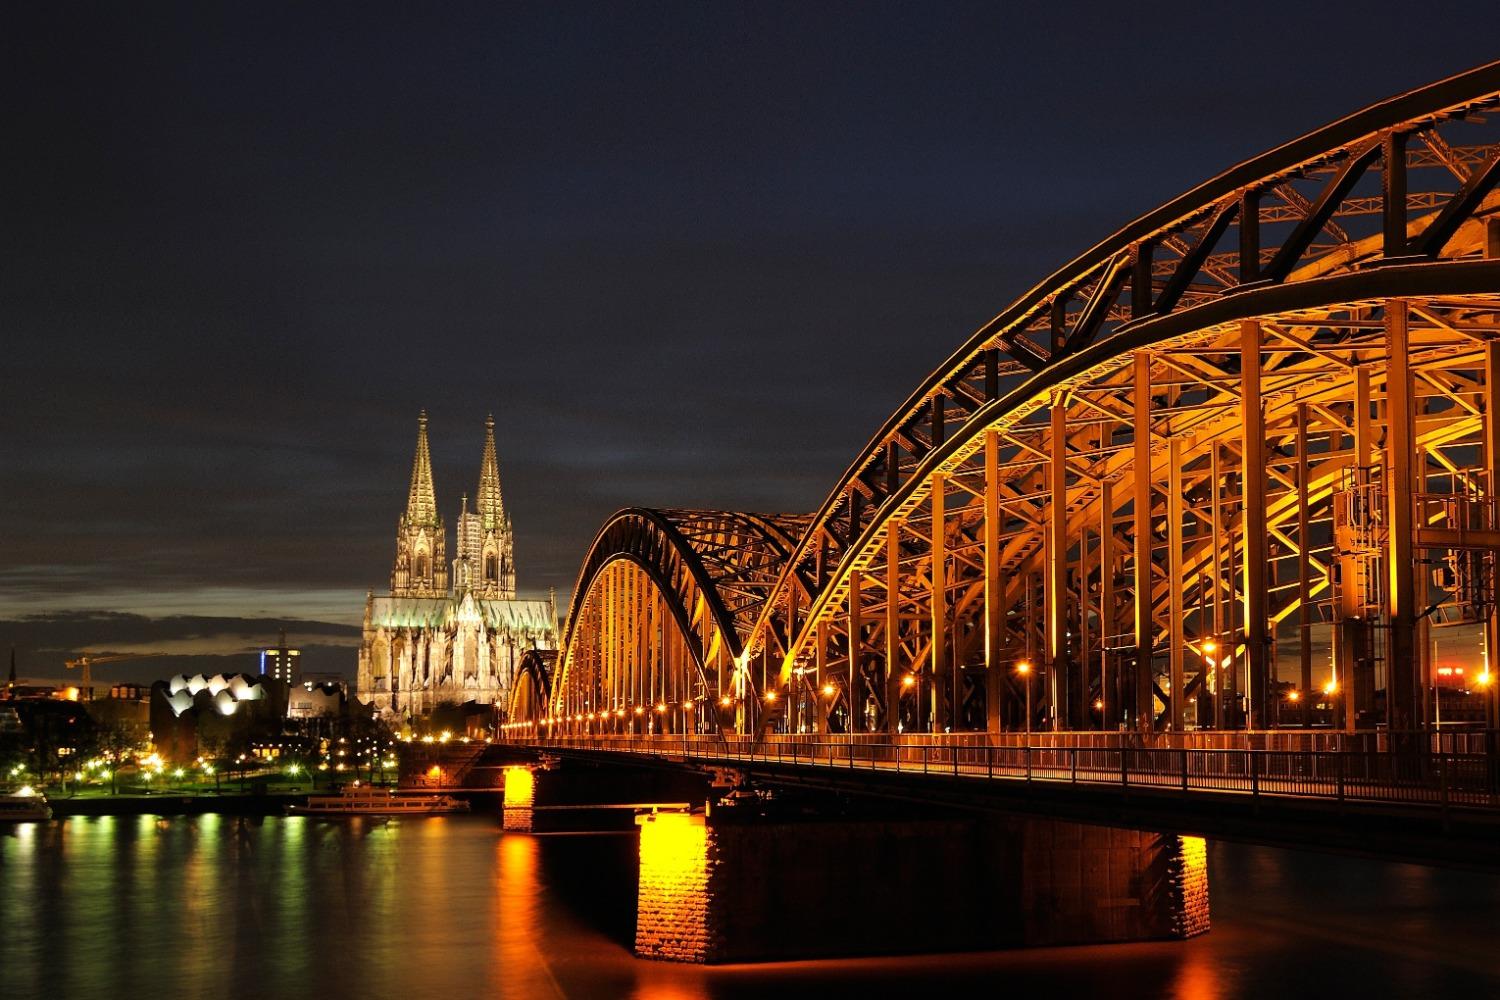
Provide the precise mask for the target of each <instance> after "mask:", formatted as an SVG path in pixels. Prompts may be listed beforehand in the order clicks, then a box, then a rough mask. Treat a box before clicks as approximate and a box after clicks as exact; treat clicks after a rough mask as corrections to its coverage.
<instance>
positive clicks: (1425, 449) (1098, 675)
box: [569, 63, 1500, 731]
mask: <svg viewBox="0 0 1500 1000" xmlns="http://www.w3.org/2000/svg"><path fill="white" fill-rule="evenodd" d="M1497 104H1500V63H1496V64H1491V65H1488V66H1485V67H1481V68H1479V69H1476V70H1473V71H1470V72H1468V73H1465V74H1462V75H1460V76H1457V77H1454V78H1452V79H1450V80H1445V81H1442V82H1440V83H1438V84H1434V85H1432V86H1430V87H1426V88H1423V89H1421V90H1418V91H1414V92H1412V93H1410V94H1406V95H1402V96H1401V97H1398V98H1394V99H1392V100H1389V101H1385V102H1382V103H1381V104H1378V105H1375V106H1373V107H1371V108H1368V109H1366V110H1364V111H1361V112H1359V113H1357V114H1355V115H1352V116H1350V117H1348V118H1346V119H1343V120H1342V121H1339V122H1336V123H1334V124H1333V125H1330V126H1328V127H1326V128H1323V129H1320V130H1318V131H1316V132H1313V133H1311V134H1309V135H1308V136H1304V137H1303V138H1301V139H1298V140H1296V141H1294V142H1291V143H1288V144H1286V145H1285V146H1282V147H1280V148H1278V149H1276V150H1273V151H1272V152H1270V153H1267V154H1265V155H1264V156H1261V157H1258V158H1256V159H1253V160H1250V161H1247V162H1246V163H1243V164H1241V165H1239V166H1237V167H1235V168H1233V169H1231V170H1229V171H1226V172H1225V173H1224V174H1222V175H1220V176H1219V177H1217V178H1215V179H1213V180H1211V181H1209V182H1207V183H1206V184H1204V185H1202V186H1200V187H1198V188H1196V189H1194V190H1193V191H1190V192H1188V193H1187V194H1185V195H1183V196H1181V197H1179V198H1177V199H1174V200H1173V201H1171V202H1169V203H1168V204H1167V205H1165V206H1163V207H1162V208H1160V209H1158V210H1157V211H1155V212H1152V213H1149V214H1148V215H1146V216H1143V217H1142V218H1141V219H1138V220H1136V221H1135V222H1133V223H1131V224H1130V225H1128V226H1126V227H1124V228H1123V229H1121V230H1120V231H1119V232H1118V233H1116V234H1115V235H1114V236H1112V237H1110V238H1109V239H1107V240H1105V241H1103V242H1101V243H1100V244H1099V245H1097V246H1095V247H1094V248H1092V249H1091V250H1089V251H1088V252H1087V253H1085V254H1083V255H1081V256H1080V257H1079V258H1077V259H1076V260H1074V261H1073V262H1071V263H1069V264H1068V265H1066V266H1064V267H1063V268H1061V269H1060V270H1059V271H1058V272H1056V273H1055V274H1053V275H1052V276H1051V277H1049V278H1048V279H1047V280H1045V281H1043V282H1042V283H1040V284H1038V285H1037V286H1036V287H1035V288H1033V289H1031V290H1030V291H1029V292H1027V293H1026V294H1025V295H1023V296H1021V297H1020V298H1019V299H1018V300H1017V301H1016V302H1015V303H1014V304H1012V305H1011V306H1010V307H1008V308H1007V309H1006V310H1005V311H1003V312H1002V313H1000V314H999V315H998V316H997V317H996V318H995V319H994V320H992V321H991V322H990V323H987V324H985V326H983V327H982V328H981V329H980V330H979V331H977V332H976V333H975V334H974V335H973V337H971V338H970V339H969V341H968V342H967V343H966V344H965V345H964V346H963V347H962V348H960V349H959V350H958V351H957V352H955V353H954V354H953V355H952V356H951V357H950V358H949V359H948V360H947V361H946V362H945V363H944V364H943V365H942V366H941V367H940V368H939V369H938V370H937V371H935V372H934V373H933V374H932V375H931V376H929V377H928V379H926V380H925V381H924V382H923V384H922V385H921V386H920V387H919V388H918V390H917V391H916V392H915V393H914V394H913V395H912V396H911V397H910V398H909V399H908V400H907V402H906V403H905V404H904V405H903V406H902V407H901V408H900V409H899V410H898V411H897V412H896V413H895V414H894V415H893V416H892V417H891V418H890V420H889V421H887V423H886V425H885V426H884V427H882V428H881V430H880V431H879V433H877V434H876V435H875V437H873V438H872V439H871V441H870V443H869V444H868V445H867V446H866V447H865V449H864V450H863V451H862V453H861V454H860V457H859V458H858V459H857V460H856V461H855V462H854V463H853V464H852V465H851V466H850V467H849V469H848V470H847V471H846V473H845V474H844V476H843V478H842V480H841V481H840V483H839V485H838V487H837V488H836V489H835V490H834V491H833V492H832V493H831V494H830V496H829V498H828V499H827V501H825V503H824V504H823V506H822V507H821V508H820V509H819V511H818V512H817V513H816V514H815V515H812V516H811V517H809V518H805V519H800V520H797V521H795V522H792V521H788V522H786V523H784V524H783V525H782V527H783V529H784V530H783V531H781V532H780V534H779V537H778V538H777V540H776V541H777V544H776V545H768V546H764V547H762V548H761V549H756V550H754V551H753V552H752V553H751V555H750V556H749V557H748V563H750V564H753V565H755V566H756V568H757V574H756V575H755V576H754V585H753V592H747V593H746V594H741V595H740V597H741V599H739V600H738V601H737V602H735V603H733V607H734V610H733V612H731V610H730V606H731V602H730V601H729V600H728V599H727V598H723V597H718V598H717V600H718V604H719V605H720V606H719V607H716V608H715V609H714V611H715V616H716V620H717V621H719V622H720V627H719V632H720V635H721V636H723V637H724V638H725V639H730V638H731V634H732V642H730V643H729V647H728V648H729V649H730V650H731V656H732V657H733V659H734V660H735V662H736V664H737V665H738V666H739V667H740V669H741V670H742V671H743V672H744V673H745V674H746V675H747V676H748V683H749V687H748V688H741V689H740V690H741V692H744V691H746V690H755V691H759V692H760V693H761V697H762V698H764V699H767V700H766V705H767V706H769V707H770V711H765V712H762V713H759V717H758V720H757V719H756V717H755V713H739V714H738V715H737V716H736V718H735V725H736V726H738V727H741V728H744V727H751V728H758V729H763V728H765V727H766V726H769V725H776V726H780V727H786V728H798V729H802V728H808V727H811V726H817V727H821V728H832V729H844V730H865V729H879V730H886V731H898V730H901V731H906V730H910V729H913V728H915V729H932V730H942V729H989V730H991V731H996V730H999V729H1006V728H1022V727H1026V728H1029V727H1031V726H1034V725H1048V726H1050V727H1052V728H1056V729H1086V728H1101V727H1102V728H1114V727H1116V726H1119V725H1122V724H1124V725H1128V726H1131V727H1135V728H1142V729H1150V728H1157V727H1168V728H1173V729H1181V728H1184V727H1186V726H1192V725H1197V726H1205V725H1214V726H1223V727H1232V726H1234V727H1237V726H1253V727H1255V728H1261V727H1264V726H1267V725H1270V724H1273V723H1276V722H1284V721H1286V717H1285V716H1286V713H1285V711H1284V709H1286V708H1287V706H1285V705H1282V704H1280V703H1279V702H1278V700H1277V697H1278V696H1277V692H1278V690H1280V689H1279V688H1278V686H1277V680H1278V676H1277V675H1278V670H1277V666H1276V658H1277V657H1278V655H1279V653H1281V652H1287V651H1289V650H1291V649H1293V648H1295V651H1296V668H1295V669H1294V670H1288V671H1287V672H1288V673H1289V674H1290V675H1291V676H1292V677H1293V678H1294V679H1295V684H1296V685H1297V688H1296V689H1297V690H1299V691H1300V692H1301V693H1302V695H1303V697H1304V698H1305V699H1306V700H1305V701H1304V702H1303V704H1304V705H1306V704H1310V703H1311V702H1312V700H1313V695H1314V692H1313V691H1312V690H1311V688H1312V687H1313V686H1314V685H1315V684H1317V682H1319V681H1320V680H1322V681H1323V684H1324V685H1326V686H1327V687H1328V693H1327V695H1326V697H1324V698H1322V699H1321V700H1322V701H1323V703H1324V704H1325V705H1326V708H1325V710H1324V711H1326V712H1328V713H1330V714H1332V715H1333V716H1334V717H1335V718H1336V720H1337V722H1338V723H1339V725H1341V726H1344V727H1354V726H1356V725H1362V724H1368V723H1370V722H1373V721H1374V718H1375V708H1376V702H1375V690H1376V687H1377V684H1378V685H1383V690H1384V691H1385V692H1386V696H1385V701H1386V707H1385V712H1384V716H1385V720H1386V721H1387V722H1388V723H1389V724H1390V725H1391V726H1392V727H1393V728H1397V729H1402V728H1413V727H1416V726H1418V725H1420V724H1422V723H1423V722H1424V720H1429V719H1430V718H1431V712H1430V711H1429V708H1430V706H1429V705H1428V704H1427V702H1426V701H1425V700H1424V699H1428V698H1430V697H1431V695H1430V694H1429V691H1430V689H1431V677H1430V674H1429V673H1428V668H1429V667H1430V665H1431V664H1430V656H1429V655H1428V652H1427V650H1428V642H1429V636H1428V633H1429V632H1430V629H1431V627H1433V626H1435V625H1442V624H1449V623H1466V624H1468V625H1470V626H1472V627H1474V628H1477V629H1483V630H1485V631H1486V632H1487V634H1488V636H1489V640H1488V647H1487V648H1494V642H1495V641H1496V639H1497V638H1500V631H1497V623H1496V621H1495V615H1494V610H1493V607H1494V601H1493V591H1494V582H1493V574H1494V557H1493V549H1492V548H1486V547H1485V546H1486V545H1494V544H1495V543H1500V534H1497V530H1500V523H1497V518H1496V512H1495V509H1494V508H1495V504H1494V497H1495V493H1496V485H1497V484H1496V477H1495V461H1496V452H1497V445H1496V439H1497V436H1500V435H1497V434H1496V431H1495V428H1494V427H1493V426H1492V424H1493V416H1494V414H1495V412H1496V409H1497V403H1500V385H1497V383H1500V367H1497V366H1500V354H1497V348H1496V346H1495V338H1496V337H1497V336H1500V260H1497V257H1500V195H1497V193H1496V191H1495V185H1496V182H1497V181H1500V131H1497V129H1496V128H1495V127H1494V126H1493V125H1490V124H1487V123H1486V122H1485V121H1484V120H1483V117H1482V116H1481V115H1480V114H1478V112H1482V111H1484V110H1486V109H1490V108H1493V107H1494V106H1495V105H1497ZM717 516H720V517H729V516H730V515H717ZM609 530H610V529H609V526H608V525H607V526H606V532H608V531H609ZM1486 533H1487V534H1486ZM791 538H796V542H795V544H790V545H789V544H786V541H787V540H788V539H791ZM601 541H604V533H603V532H602V533H601ZM606 547H607V546H606ZM598 549H599V543H598V542H596V551H597V550H598ZM621 551H622V552H625V554H626V555H627V556H628V555H629V552H628V551H627V550H624V549H622V550H621ZM767 552H770V553H771V555H770V557H767V558H763V559H762V558H760V557H761V556H764V555H766V553H767ZM598 558H599V556H597V555H596V554H595V552H591V554H590V557H589V559H590V561H589V562H588V563H586V564H585V570H584V573H583V574H582V576H581V577H580V592H579V593H575V597H574V606H575V612H576V611H577V610H578V609H579V607H580V604H579V602H580V601H581V600H586V599H587V590H586V588H585V587H584V586H583V585H584V584H585V583H587V581H588V580H590V579H592V576H593V574H592V573H591V571H590V569H589V567H590V565H592V564H593V563H594V562H596V561H597V559H598ZM605 558H608V557H605ZM733 564H734V560H733V559H729V560H727V561H726V562H725V565H733ZM773 564H774V565H775V570H774V573H775V579H774V581H771V582H769V583H768V582H767V577H766V575H765V573H766V572H767V571H770V570H771V569H772V567H773ZM1429 570H1432V571H1433V572H1432V573H1429ZM700 576H707V574H706V573H705V574H700ZM1439 577H1441V578H1440V579H1439ZM695 579H696V578H695ZM696 585H697V586H698V588H699V590H700V591H702V592H703V593H704V594H707V593H708V592H709V591H713V592H714V594H716V595H717V593H718V592H717V590H715V589H714V588H713V587H712V586H709V585H708V584H707V583H706V582H699V583H697V584H696ZM580 595H582V596H580ZM690 596H692V595H685V598H684V599H686V597H690ZM710 603H713V602H710ZM752 618H753V621H751V619H752ZM731 621H732V622H733V624H732V625H731V624H730V622H731ZM747 622H749V624H748V625H747ZM569 628H570V636H571V634H572V630H573V623H572V622H571V621H570V626H569ZM570 645H571V640H570ZM1329 645H1331V647H1332V649H1331V651H1329V650H1326V649H1325V647H1326V646H1329ZM570 655H571V654H570ZM1023 664H1024V665H1025V667H1026V668H1027V670H1026V671H1025V672H1024V673H1023V672H1022V671H1020V670H1018V669H1017V668H1018V667H1020V666H1022V665H1023ZM1325 678H1326V680H1324V679H1325ZM720 687H721V689H722V685H720ZM1027 706H1029V709H1030V710H1029V714H1028V708H1027ZM1298 707H1299V709H1301V710H1302V711H1304V712H1306V713H1307V714H1305V715H1303V716H1302V719H1303V721H1307V722H1311V721H1313V715H1312V713H1311V712H1310V711H1308V710H1307V709H1305V708H1301V706H1298ZM1490 711H1491V713H1492V714H1491V716H1490V721H1491V724H1493V722H1494V715H1493V712H1494V695H1493V694H1492V695H1491V697H1490Z"/></svg>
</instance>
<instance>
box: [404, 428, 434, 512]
mask: <svg viewBox="0 0 1500 1000" xmlns="http://www.w3.org/2000/svg"><path fill="white" fill-rule="evenodd" d="M437 520H438V513H437V496H436V494H435V492H434V490H433V488H432V455H431V453H430V452H429V451H428V448H427V411H426V410H423V411H422V413H421V415H420V416H419V417H417V455H416V457H415V458H414V459H412V463H411V492H410V493H408V494H407V497H406V521H407V523H408V524H436V523H437Z"/></svg>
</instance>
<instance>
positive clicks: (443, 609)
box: [356, 411, 558, 719]
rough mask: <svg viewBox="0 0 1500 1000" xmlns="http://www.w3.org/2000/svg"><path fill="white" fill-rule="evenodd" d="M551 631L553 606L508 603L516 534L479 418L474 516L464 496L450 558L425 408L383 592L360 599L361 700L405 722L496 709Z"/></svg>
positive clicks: (549, 642) (491, 440)
mask: <svg viewBox="0 0 1500 1000" xmlns="http://www.w3.org/2000/svg"><path fill="white" fill-rule="evenodd" d="M557 632H558V629H557V614H556V609H555V608H554V606H553V604H552V602H551V601H538V600H517V598H516V571H515V555H514V534H513V531H512V527H511V520H510V515H509V514H507V513H506V510H505V501H504V498H503V497H502V496H501V492H500V472H499V464H498V462H497V461H496V457H495V421H494V419H493V418H490V419H487V420H486V421H485V436H484V452H483V456H482V459H481V462H480V472H479V489H478V490H477V492H476V493H475V509H474V510H472V511H471V510H470V509H469V498H468V496H467V495H465V496H464V498H463V500H462V501H461V502H460V504H459V513H458V537H457V545H456V546H455V552H454V558H453V560H452V561H451V563H450V562H449V561H448V558H447V529H446V526H445V524H444V522H443V518H442V516H441V515H440V514H439V513H438V504H437V497H436V492H435V490H434V487H433V482H432V458H431V454H430V452H429V449H428V443H427V414H426V412H425V411H424V412H423V413H422V415H421V416H420V417H419V418H418V420H417V450H416V456H415V458H414V459H413V462H412V471H411V484H410V488H409V490H408V493H407V501H406V510H405V512H404V513H403V514H402V515H401V519H400V521H399V522H398V523H397V527H396V558H395V562H394V564H393V566H392V569H391V589H390V593H389V594H385V595H379V596H377V595H375V594H373V593H372V594H370V595H369V596H368V597H367V598H366V600H365V618H364V634H363V639H362V641H361V644H360V651H359V671H358V677H357V681H356V688H357V690H358V692H359V696H360V699H361V700H362V701H364V702H367V703H369V704H371V705H372V706H373V707H374V709H375V710H376V711H379V712H381V713H384V714H387V715H391V716H395V717H397V718H403V719H405V718H412V717H415V716H419V715H422V714H424V713H428V712H431V711H432V709H433V708H435V707H437V706H439V705H450V704H451V705H460V704H465V703H469V702H474V703H477V704H481V705H493V704H497V703H503V702H504V699H505V695H506V692H508V691H509V687H510V682H511V680H512V678H513V677H514V675H515V671H516V668H517V666H518V664H519V663H520V659H521V656H522V655H523V654H524V653H525V652H526V651H527V650H529V649H533V648H535V649H555V648H556V646H557Z"/></svg>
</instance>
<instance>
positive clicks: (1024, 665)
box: [1016, 660, 1031, 677]
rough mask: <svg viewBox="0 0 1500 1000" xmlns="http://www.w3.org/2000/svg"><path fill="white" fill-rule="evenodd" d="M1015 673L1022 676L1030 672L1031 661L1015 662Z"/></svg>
mask: <svg viewBox="0 0 1500 1000" xmlns="http://www.w3.org/2000/svg"><path fill="white" fill-rule="evenodd" d="M1016 673H1018V674H1020V675H1021V676H1022V677H1025V676H1026V675H1027V674H1029V673H1031V661H1030V660H1022V661H1021V662H1020V663H1017V664H1016Z"/></svg>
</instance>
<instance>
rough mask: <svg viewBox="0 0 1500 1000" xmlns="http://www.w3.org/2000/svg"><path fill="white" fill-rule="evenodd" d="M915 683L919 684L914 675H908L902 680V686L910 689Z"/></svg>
mask: <svg viewBox="0 0 1500 1000" xmlns="http://www.w3.org/2000/svg"><path fill="white" fill-rule="evenodd" d="M915 683H917V678H916V676H915V675H914V674H907V675H906V676H905V677H903V678H901V686H902V687H904V688H909V687H911V686H912V685H913V684H915Z"/></svg>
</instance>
